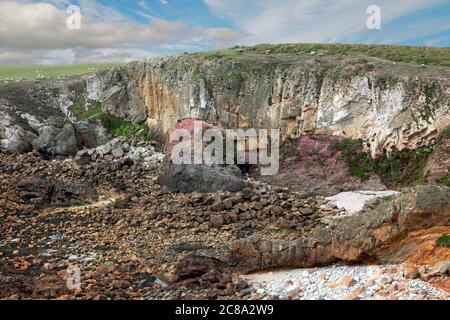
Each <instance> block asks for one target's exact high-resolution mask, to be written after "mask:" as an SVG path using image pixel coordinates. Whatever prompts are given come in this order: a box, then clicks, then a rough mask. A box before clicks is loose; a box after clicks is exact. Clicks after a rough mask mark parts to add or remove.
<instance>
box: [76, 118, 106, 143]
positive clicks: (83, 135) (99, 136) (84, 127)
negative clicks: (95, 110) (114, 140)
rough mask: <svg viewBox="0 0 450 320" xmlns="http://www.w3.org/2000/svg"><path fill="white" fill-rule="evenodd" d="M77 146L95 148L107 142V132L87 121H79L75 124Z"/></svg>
mask: <svg viewBox="0 0 450 320" xmlns="http://www.w3.org/2000/svg"><path fill="white" fill-rule="evenodd" d="M74 125H75V128H76V132H77V137H78V140H79V144H80V145H81V146H82V147H86V148H95V147H97V146H100V145H103V144H105V143H107V142H108V141H109V136H108V131H107V130H106V129H105V128H103V127H101V126H98V125H94V124H92V123H89V122H88V121H80V122H76V123H75V124H74Z"/></svg>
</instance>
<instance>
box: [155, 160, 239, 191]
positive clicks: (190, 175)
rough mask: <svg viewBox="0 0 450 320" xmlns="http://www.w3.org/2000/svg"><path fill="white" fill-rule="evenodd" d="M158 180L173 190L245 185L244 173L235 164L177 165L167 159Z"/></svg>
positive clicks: (208, 189) (230, 188)
mask: <svg viewBox="0 0 450 320" xmlns="http://www.w3.org/2000/svg"><path fill="white" fill-rule="evenodd" d="M158 181H159V183H160V184H161V185H162V186H165V187H166V188H167V189H169V190H170V191H172V192H183V193H189V192H195V191H197V192H214V191H219V190H221V191H231V192H235V191H239V190H242V189H243V188H244V187H245V182H244V180H243V179H242V173H241V172H240V170H239V168H237V167H236V166H233V165H228V166H215V165H213V166H208V165H176V164H173V163H172V162H171V161H170V160H166V161H165V163H164V165H163V168H162V170H161V172H160V175H159V177H158Z"/></svg>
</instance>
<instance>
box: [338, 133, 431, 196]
mask: <svg viewBox="0 0 450 320" xmlns="http://www.w3.org/2000/svg"><path fill="white" fill-rule="evenodd" d="M336 150H339V151H340V152H341V155H340V156H339V160H342V161H344V162H345V163H346V164H347V166H348V169H349V172H350V174H351V175H352V176H355V177H358V178H360V179H361V180H367V179H368V178H369V177H370V174H371V173H375V174H377V175H378V176H379V177H380V178H381V180H382V181H383V183H384V184H386V185H387V186H388V187H398V186H409V185H414V184H422V183H425V177H424V174H423V172H424V168H425V165H426V161H427V159H428V158H429V156H430V155H431V154H432V153H433V151H434V146H431V147H421V148H418V149H416V150H414V151H402V152H399V151H397V150H393V151H392V152H391V153H390V154H389V156H388V155H387V154H384V155H382V156H379V157H377V158H375V159H372V157H371V155H370V154H369V153H368V152H365V151H364V149H363V145H362V140H361V139H359V140H352V139H345V140H344V141H342V142H334V143H332V144H331V145H330V151H331V152H335V151H336Z"/></svg>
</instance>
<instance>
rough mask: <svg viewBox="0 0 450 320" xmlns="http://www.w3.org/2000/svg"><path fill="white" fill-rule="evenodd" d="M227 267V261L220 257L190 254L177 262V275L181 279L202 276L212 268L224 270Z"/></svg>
mask: <svg viewBox="0 0 450 320" xmlns="http://www.w3.org/2000/svg"><path fill="white" fill-rule="evenodd" d="M226 267H227V265H226V263H224V262H223V261H221V260H219V259H215V258H211V257H206V256H200V255H194V254H189V255H187V256H185V257H184V258H182V259H181V261H180V262H179V263H178V264H177V267H176V270H175V275H176V277H177V279H178V281H180V280H184V279H189V278H197V277H200V276H202V275H204V274H205V273H207V272H209V271H211V270H218V271H223V270H225V269H226Z"/></svg>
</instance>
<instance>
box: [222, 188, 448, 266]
mask: <svg viewBox="0 0 450 320" xmlns="http://www.w3.org/2000/svg"><path fill="white" fill-rule="evenodd" d="M449 218H450V190H449V189H448V188H446V187H435V186H420V187H417V188H413V189H409V190H405V191H404V192H403V193H402V194H400V195H399V196H396V197H394V198H393V199H386V200H381V201H378V204H377V205H375V206H374V208H373V209H369V208H367V209H365V210H363V211H361V212H360V213H358V214H351V215H348V216H344V217H336V218H334V219H333V218H332V217H331V218H330V219H327V221H326V223H327V225H326V226H322V227H317V228H315V229H314V230H312V231H311V233H310V234H309V235H308V236H305V237H298V238H295V239H292V240H288V239H285V238H283V237H281V238H280V237H277V235H276V234H274V235H273V237H272V238H270V237H267V236H265V237H264V236H258V235H255V236H252V237H249V238H248V239H243V240H240V241H237V242H235V243H234V244H233V245H232V246H231V248H230V253H229V256H228V262H229V264H230V265H232V266H233V267H234V268H236V269H238V270H241V271H244V272H249V271H254V270H260V269H266V268H275V267H313V266H318V265H327V264H330V263H333V262H336V261H346V262H361V261H373V260H377V259H383V260H384V262H392V261H396V262H399V261H400V262H404V260H405V257H407V256H408V255H410V254H413V253H414V250H415V246H408V245H407V243H408V242H407V241H406V244H405V243H403V246H402V245H399V243H400V244H401V243H402V240H404V239H407V238H408V236H409V234H411V233H413V232H416V231H425V230H427V229H431V228H433V227H437V226H447V224H448V220H449ZM447 229H448V227H447ZM389 245H390V246H393V247H395V254H393V253H392V252H391V251H390V250H389ZM402 257H403V260H402ZM387 259H388V260H387Z"/></svg>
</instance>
